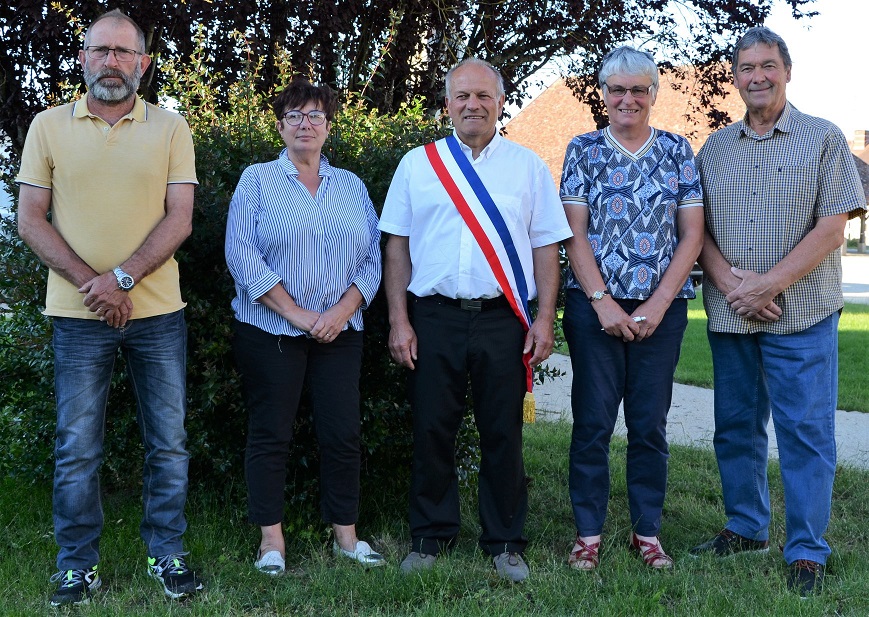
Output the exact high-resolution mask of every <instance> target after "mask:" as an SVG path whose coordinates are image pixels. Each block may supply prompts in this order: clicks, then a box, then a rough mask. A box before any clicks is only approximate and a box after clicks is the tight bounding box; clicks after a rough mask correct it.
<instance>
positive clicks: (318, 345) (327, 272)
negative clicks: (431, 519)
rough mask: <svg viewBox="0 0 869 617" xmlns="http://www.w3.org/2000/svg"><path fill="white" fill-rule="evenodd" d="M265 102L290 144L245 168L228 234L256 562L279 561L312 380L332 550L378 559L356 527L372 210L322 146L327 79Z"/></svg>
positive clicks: (262, 565)
mask: <svg viewBox="0 0 869 617" xmlns="http://www.w3.org/2000/svg"><path fill="white" fill-rule="evenodd" d="M272 108H273V111H274V113H275V116H276V118H277V120H276V128H277V130H278V133H280V135H281V137H282V138H283V140H284V143H285V144H286V146H287V147H286V149H285V150H283V151H282V152H281V154H280V155H279V156H278V158H277V160H274V161H270V162H267V163H258V164H256V165H251V166H250V167H248V168H247V169H246V170H245V171H244V173H243V174H242V176H241V179H240V180H239V183H238V187H237V188H236V190H235V194H234V195H233V198H232V202H231V204H230V208H229V217H228V220H227V226H226V247H225V248H226V262H227V264H228V265H229V270H230V272H231V273H232V276H233V278H234V279H235V290H236V297H235V298H234V299H233V301H232V308H233V311H234V313H235V320H234V322H233V327H234V334H235V336H234V339H233V350H234V353H235V358H236V363H237V365H238V369H239V372H240V373H241V377H242V389H243V393H244V399H245V405H246V407H247V410H248V414H249V421H248V436H247V448H246V452H245V476H246V478H247V485H248V517H249V519H250V521H251V523H253V524H255V525H259V526H260V529H261V531H262V540H261V542H260V546H259V551H258V553H257V558H256V561H255V564H254V565H255V567H256V568H257V569H258V570H260V571H262V572H265V573H268V574H280V573H281V572H283V571H284V568H285V565H284V564H285V543H284V536H283V530H282V528H281V520H282V518H283V510H284V486H285V483H286V463H287V456H288V452H289V446H290V442H291V441H292V437H293V423H294V420H295V417H296V412H297V410H298V406H299V399H300V397H301V392H302V386H303V385H304V384H307V385H308V387H309V390H310V394H311V407H312V409H313V414H314V423H315V427H316V434H317V440H318V442H319V444H320V458H321V463H320V492H321V495H322V498H321V512H322V516H323V519H324V520H325V521H326V522H327V523H331V525H332V529H333V532H334V536H335V542H334V545H333V549H334V552H335V554H336V555H338V556H346V557H348V558H351V559H354V560H356V561H358V562H360V563H362V564H363V565H365V566H366V567H372V566H379V565H383V563H384V559H383V557H382V556H380V555H379V554H377V553H375V552H374V551H373V550H372V549H371V547H370V546H369V545H368V543H367V542H362V541H360V540H359V539H358V538H357V537H356V519H357V516H358V506H359V468H360V445H359V441H360V419H359V374H360V370H361V364H362V310H363V309H365V308H367V307H368V305H369V303H370V302H371V301H372V299H373V298H374V294H375V293H376V292H377V288H378V287H379V285H380V232H379V231H378V230H377V214H376V213H375V211H374V206H373V204H372V203H371V199H370V198H369V197H368V191H367V190H366V188H365V185H364V184H363V183H362V181H361V180H360V179H359V178H358V177H357V176H355V175H354V174H352V173H350V172H349V171H345V170H343V169H337V168H335V167H332V166H331V165H329V161H328V160H327V159H326V157H325V156H323V155H322V153H321V151H322V148H323V143H324V142H325V141H326V137H327V135H328V134H329V129H330V127H331V123H332V118H333V116H334V114H335V111H336V108H337V102H336V99H335V95H334V93H333V92H332V91H331V90H329V88H328V87H326V86H314V85H312V84H310V83H309V82H307V81H305V80H296V81H294V82H292V83H291V84H290V85H289V86H288V87H287V88H285V89H284V90H283V91H282V92H281V93H280V94H279V95H278V96H277V98H276V99H275V101H274V103H273V104H272Z"/></svg>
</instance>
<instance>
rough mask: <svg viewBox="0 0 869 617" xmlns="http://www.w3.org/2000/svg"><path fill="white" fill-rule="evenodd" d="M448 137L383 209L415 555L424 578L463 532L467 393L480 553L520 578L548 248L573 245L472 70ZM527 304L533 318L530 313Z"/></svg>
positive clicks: (421, 153)
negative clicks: (525, 437)
mask: <svg viewBox="0 0 869 617" xmlns="http://www.w3.org/2000/svg"><path fill="white" fill-rule="evenodd" d="M446 94H447V96H446V107H447V111H448V113H449V116H450V118H451V120H452V121H453V125H454V127H455V131H454V134H453V135H451V136H449V137H447V138H445V139H442V140H439V141H437V142H435V143H433V144H428V145H426V146H424V147H420V148H416V149H414V150H413V151H411V152H409V153H408V154H407V155H405V157H404V158H403V159H402V161H401V163H400V164H399V166H398V169H397V170H396V172H395V176H394V177H393V179H392V184H391V186H390V188H389V193H388V195H387V197H386V202H385V204H384V207H383V213H382V216H381V220H380V229H381V230H382V231H383V232H386V233H388V234H390V237H389V241H388V243H387V246H386V265H385V271H384V282H385V289H386V294H387V300H388V302H389V321H390V326H391V330H390V336H389V348H390V353H391V354H392V357H393V359H394V360H395V361H396V362H398V363H399V364H401V365H403V366H405V367H407V368H408V369H409V373H408V393H409V398H410V403H411V406H412V408H413V437H414V448H413V449H414V452H413V471H412V480H411V489H410V531H411V539H412V549H411V552H410V554H409V555H408V556H407V557H406V558H405V559H404V561H403V562H402V564H401V569H402V571H403V572H411V571H414V570H420V569H428V568H431V567H432V566H434V564H435V562H436V559H437V555H438V554H439V553H440V552H442V551H444V550H446V549H449V548H450V547H451V546H452V545H453V544H454V543H455V541H456V537H457V535H458V532H459V525H460V522H459V491H458V477H457V474H456V464H455V441H456V434H457V432H458V429H459V426H460V424H461V421H462V417H463V416H464V413H465V398H466V392H467V387H468V380H469V379H470V384H471V391H472V395H473V403H474V417H475V420H476V425H477V429H478V431H479V434H480V450H481V462H480V473H479V488H478V490H479V515H480V524H481V527H482V533H481V535H480V538H479V544H480V547H481V548H482V549H483V551H484V552H486V553H487V554H488V555H490V556H491V557H492V559H493V565H494V567H495V569H496V570H497V572H498V574H499V575H500V576H501V577H503V578H505V579H508V580H511V581H514V582H519V581H522V580H524V579H526V578H527V577H528V566H527V565H526V563H525V561H524V559H523V556H522V553H523V551H524V549H525V546H526V544H527V539H526V538H525V536H524V532H523V527H524V524H525V518H526V515H527V509H528V494H527V489H526V485H525V470H524V465H523V461H522V404H523V399H524V397H525V394H526V391H527V390H529V388H530V385H531V384H530V367H533V366H534V365H536V364H539V363H540V362H542V361H543V360H545V359H546V358H548V357H549V354H550V353H551V352H552V347H553V341H554V335H553V323H554V320H555V299H556V295H557V293H558V285H559V278H560V277H559V265H558V243H559V242H560V241H561V240H564V239H565V238H568V237H570V235H571V231H570V227H569V226H568V224H567V219H566V218H565V215H564V209H563V208H562V206H561V202H560V199H559V197H558V192H557V190H556V188H555V184H554V183H553V181H552V178H551V176H550V174H549V170H548V169H547V167H546V165H545V164H544V163H543V161H542V160H541V159H540V158H539V157H538V156H537V155H536V154H534V153H533V152H531V151H530V150H528V149H527V148H523V147H521V146H519V145H517V144H514V143H512V142H510V141H508V140H506V139H504V138H502V137H501V136H500V135H499V134H498V133H497V131H496V129H495V123H496V122H497V120H498V118H499V117H500V115H501V111H502V109H503V105H504V98H505V97H504V85H503V81H502V79H501V76H500V74H499V73H498V71H497V70H496V69H495V68H494V67H492V66H491V65H490V64H488V63H487V62H484V61H482V60H478V59H476V58H471V59H468V60H465V61H463V62H462V63H460V64H458V65H456V66H454V67H453V68H452V69H451V70H450V71H449V73H447V78H446ZM535 297H536V298H537V301H538V311H537V315H536V318H535V319H533V320H532V316H531V314H530V312H529V310H528V302H529V301H530V300H533V299H534V298H535Z"/></svg>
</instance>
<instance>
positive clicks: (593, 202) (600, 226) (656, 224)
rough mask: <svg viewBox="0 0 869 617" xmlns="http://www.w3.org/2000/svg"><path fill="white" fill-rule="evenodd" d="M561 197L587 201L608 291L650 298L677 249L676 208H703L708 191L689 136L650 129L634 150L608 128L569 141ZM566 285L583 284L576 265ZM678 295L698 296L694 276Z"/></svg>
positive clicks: (591, 236)
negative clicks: (700, 174)
mask: <svg viewBox="0 0 869 617" xmlns="http://www.w3.org/2000/svg"><path fill="white" fill-rule="evenodd" d="M561 201H562V203H563V204H564V205H565V206H570V205H578V206H585V207H588V209H589V218H588V240H589V242H590V243H591V247H592V250H593V251H594V257H595V260H596V261H597V265H598V268H599V269H600V272H601V274H602V275H603V280H604V283H605V284H606V287H607V289H608V290H609V292H610V294H611V295H612V296H613V297H614V298H625V299H635V300H645V299H646V298H648V297H649V296H650V295H652V292H653V291H654V290H655V288H656V287H657V286H658V282H659V281H660V280H661V277H662V276H663V274H664V271H665V270H666V269H667V266H669V265H670V260H671V259H672V257H673V253H674V252H675V251H676V245H677V244H678V241H679V234H678V230H677V227H676V211H677V210H678V209H679V208H689V207H698V208H699V207H702V206H703V193H702V189H701V188H700V178H699V176H698V174H697V168H696V167H695V166H694V152H693V151H692V150H691V145H690V144H689V143H688V141H687V140H686V139H685V138H684V137H682V136H681V135H676V134H674V133H669V132H666V131H660V130H658V129H654V128H653V129H652V132H651V135H650V136H649V139H648V141H647V142H646V143H645V144H644V145H643V147H642V148H640V150H639V151H638V152H636V153H632V152H628V151H627V150H626V149H625V148H623V147H622V146H621V145H620V144H619V143H618V141H616V139H615V138H614V137H613V136H612V135H611V134H610V131H609V127H607V128H606V129H603V130H600V131H594V132H592V133H586V134H584V135H578V136H577V137H574V138H573V139H572V140H571V142H570V144H569V145H568V146H567V153H566V154H565V156H564V171H563V172H562V174H561ZM566 287H567V288H576V289H581V288H582V287H581V285H580V284H579V281H577V279H576V277H575V276H574V274H573V270H572V269H569V273H568V277H567V282H566ZM676 297H678V298H694V297H695V296H694V286H693V285H692V284H691V281H690V280H689V279H686V280H685V284H684V285H683V286H682V289H681V291H680V292H679V293H678V294H677V296H676Z"/></svg>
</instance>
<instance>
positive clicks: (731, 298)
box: [725, 267, 782, 322]
mask: <svg viewBox="0 0 869 617" xmlns="http://www.w3.org/2000/svg"><path fill="white" fill-rule="evenodd" d="M730 272H731V274H733V281H732V283H733V286H732V289H731V291H730V292H729V293H728V294H727V295H726V296H725V300H727V303H728V304H729V305H730V307H731V308H732V309H733V310H734V311H736V314H737V315H739V316H741V317H745V318H746V319H752V320H754V321H766V322H771V321H778V320H779V318H780V317H781V315H782V310H781V308H780V307H779V306H778V305H777V304H776V303H775V302H773V298H774V297H775V292H774V291H773V290H771V289H770V288H769V285H768V284H767V281H766V279H765V277H764V276H763V275H762V274H758V273H757V272H752V271H751V270H741V269H739V268H735V267H732V268H730Z"/></svg>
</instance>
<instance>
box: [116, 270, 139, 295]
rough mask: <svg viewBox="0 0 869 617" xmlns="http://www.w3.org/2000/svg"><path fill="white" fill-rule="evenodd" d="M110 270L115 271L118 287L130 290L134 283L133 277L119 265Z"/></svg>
mask: <svg viewBox="0 0 869 617" xmlns="http://www.w3.org/2000/svg"><path fill="white" fill-rule="evenodd" d="M112 272H114V273H115V276H116V277H117V279H118V289H123V290H124V291H130V290H131V289H132V288H133V285H135V284H136V281H134V280H133V277H132V276H130V275H129V274H127V273H126V272H124V271H123V270H121V268H120V266H118V267H117V268H115V269H114V270H112Z"/></svg>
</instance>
